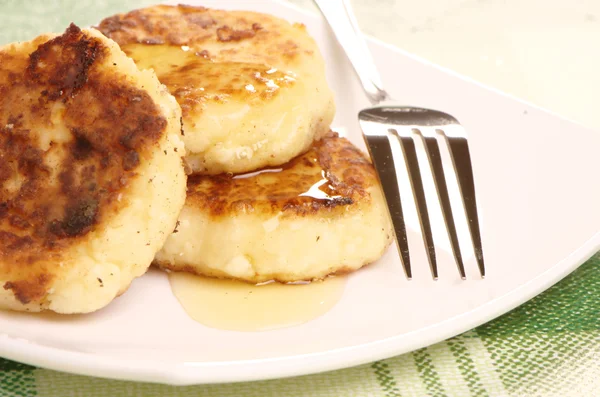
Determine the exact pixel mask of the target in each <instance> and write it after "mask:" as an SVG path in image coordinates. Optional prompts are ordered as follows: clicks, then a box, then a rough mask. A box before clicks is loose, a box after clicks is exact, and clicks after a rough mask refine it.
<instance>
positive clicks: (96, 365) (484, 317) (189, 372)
mask: <svg viewBox="0 0 600 397" xmlns="http://www.w3.org/2000/svg"><path fill="white" fill-rule="evenodd" d="M270 1H272V2H274V3H277V4H279V5H282V6H285V7H287V8H290V9H292V10H294V11H295V12H297V13H300V14H303V15H304V16H305V17H307V18H315V17H316V18H318V17H319V15H318V14H317V13H315V12H312V11H309V10H306V9H303V8H300V7H299V6H296V5H295V4H291V3H289V2H286V1H284V0H270ZM169 2H170V1H169ZM367 40H368V42H369V43H370V44H372V45H377V46H381V47H384V48H385V49H386V50H388V51H391V52H394V53H396V54H398V55H400V56H403V57H408V58H411V59H413V60H415V61H417V62H419V63H421V64H423V65H425V66H429V67H433V68H435V69H437V70H439V71H441V72H443V73H445V74H449V75H452V76H454V77H457V78H459V79H461V80H463V81H465V82H468V83H470V84H474V85H476V86H478V87H480V88H483V89H485V90H487V91H491V92H493V93H495V94H498V95H501V96H503V97H506V98H509V99H511V100H513V101H517V102H519V103H522V104H524V105H527V106H529V107H531V108H535V109H539V110H541V111H543V112H544V113H546V114H548V115H552V116H553V117H557V118H558V119H560V120H562V121H567V122H569V123H571V124H573V125H576V126H579V127H583V128H585V129H587V130H590V131H593V132H597V131H596V130H594V129H591V128H589V127H587V126H584V125H582V124H580V123H578V122H575V121H573V120H569V119H568V118H566V117H563V116H561V115H558V114H557V113H555V112H552V111H550V110H548V109H545V108H543V107H541V106H538V105H535V104H532V103H529V102H527V101H525V100H523V99H521V98H518V97H515V96H513V95H511V94H508V93H506V92H503V91H501V90H499V89H497V88H494V87H490V86H488V85H486V84H483V83H481V82H479V81H477V80H475V79H473V78H471V77H468V76H465V75H463V74H460V73H458V72H456V71H453V70H451V69H448V68H446V67H443V66H441V65H438V64H435V63H433V62H431V61H428V60H426V59H424V58H421V57H419V56H417V55H414V54H411V53H409V52H407V51H405V50H403V49H401V48H399V47H396V46H394V45H391V44H389V43H386V42H384V41H382V40H380V39H377V38H374V37H370V36H367ZM599 250H600V230H598V231H597V232H596V233H595V234H594V235H592V236H591V237H590V238H589V239H588V240H587V241H586V242H584V243H583V244H582V245H581V246H580V247H578V248H577V249H575V250H573V251H572V252H571V253H570V254H569V255H567V256H566V257H564V258H563V259H561V260H560V261H559V262H557V263H555V264H554V265H552V266H551V267H549V268H548V269H547V270H546V271H544V272H542V273H540V274H538V275H537V276H535V277H533V278H532V279H530V280H529V281H527V282H526V283H524V284H522V285H520V286H519V287H517V288H514V289H512V290H511V291H510V292H508V293H506V294H504V295H502V296H499V297H497V298H496V299H494V300H492V301H490V302H487V303H485V304H483V305H481V306H478V307H476V308H474V309H473V310H471V311H468V312H465V313H462V314H460V315H458V316H455V317H452V318H449V319H447V320H445V321H442V322H439V323H436V324H434V325H431V326H428V327H426V328H422V329H420V330H417V331H412V332H410V333H407V334H403V335H396V336H392V337H388V338H385V339H380V340H377V341H373V342H368V343H363V344H359V345H354V346H349V347H344V348H338V349H332V350H325V351H322V352H316V353H307V354H297V355H292V356H286V357H276V358H267V359H253V360H236V361H222V362H207V363H198V362H184V363H179V362H161V361H159V360H132V359H121V358H120V359H119V360H118V361H117V360H115V359H114V358H111V357H110V356H97V355H95V354H91V353H84V352H75V351H69V350H64V349H59V348H55V347H50V346H45V345H42V344H38V343H34V342H31V341H29V340H27V339H23V338H15V337H11V336H9V335H6V334H2V333H0V356H1V357H4V358H6V359H9V360H13V361H18V362H21V363H25V364H29V365H33V366H36V367H41V368H45V369H51V370H57V371H62V372H66V373H71V374H77V375H85V376H93V377H101V378H106V379H114V380H127V381H137V382H149V383H162V384H170V385H177V386H188V385H198V384H219V383H235V382H248V381H258V380H270V379H282V378H288V377H293V376H301V375H310V374H316V373H321V372H327V371H334V370H339V369H343V368H349V367H354V366H357V365H362V364H367V363H370V362H373V361H376V360H381V359H386V358H390V357H394V356H397V355H400V354H404V353H407V352H410V351H414V350H417V349H420V348H423V347H426V346H430V345H432V344H434V343H438V342H441V341H443V340H446V339H448V338H451V337H453V336H456V335H458V334H461V333H463V332H466V331H468V330H471V329H473V328H475V327H477V326H480V325H482V324H484V323H486V322H488V321H491V320H493V319H495V318H497V317H499V316H501V315H503V314H505V313H507V312H509V311H510V310H512V309H514V308H516V307H518V306H519V305H521V304H523V303H525V302H527V301H529V300H530V299H532V298H533V297H535V296H537V295H539V294H540V293H542V292H544V291H545V290H547V289H548V288H550V287H552V286H553V285H555V284H556V283H558V282H559V281H560V280H562V279H563V278H565V277H566V276H567V275H569V274H570V273H571V272H573V271H575V270H576V269H577V268H578V267H579V266H581V265H582V264H583V263H584V262H585V261H587V260H588V259H589V258H591V257H592V256H593V255H594V254H595V253H597V252H598V251H599ZM0 332H1V331H0ZM223 367H227V368H228V370H227V371H223V370H222V368H223Z"/></svg>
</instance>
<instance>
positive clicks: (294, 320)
mask: <svg viewBox="0 0 600 397" xmlns="http://www.w3.org/2000/svg"><path fill="white" fill-rule="evenodd" d="M169 282H170V283H171V289H172V290H173V293H174V294H175V297H176V298H177V300H178V301H179V303H180V304H181V305H182V307H183V308H184V310H185V311H186V312H187V314H188V315H189V316H190V317H191V318H192V319H194V320H195V321H197V322H199V323H201V324H204V325H206V326H208V327H212V328H218V329H223V330H231V331H267V330H272V329H277V328H285V327H291V326H294V325H299V324H302V323H305V322H307V321H310V320H313V319H315V318H317V317H319V316H321V315H323V314H325V313H327V312H328V311H329V310H331V308H333V307H334V306H335V304H336V303H337V302H338V301H339V300H340V298H341V297H342V295H343V293H344V287H345V285H346V277H343V276H338V277H328V278H327V279H325V280H324V281H316V282H312V283H303V284H300V283H299V284H280V283H276V282H270V283H263V284H259V285H254V284H249V283H244V282H241V281H235V280H220V279H215V278H207V277H200V276H195V275H192V274H189V273H181V272H172V273H169Z"/></svg>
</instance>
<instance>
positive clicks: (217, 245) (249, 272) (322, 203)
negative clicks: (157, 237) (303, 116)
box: [155, 133, 392, 282]
mask: <svg viewBox="0 0 600 397" xmlns="http://www.w3.org/2000/svg"><path fill="white" fill-rule="evenodd" d="M391 238H392V233H391V225H390V221H389V217H388V213H387V208H386V205H385V202H384V200H383V197H382V194H381V191H380V188H379V185H378V182H377V178H376V175H375V171H374V169H373V167H372V165H371V163H370V162H369V161H368V159H367V158H366V157H365V156H364V155H363V153H361V152H360V151H359V150H358V149H357V148H356V147H355V146H353V145H352V144H351V143H350V142H349V141H348V140H346V139H344V138H339V137H338V136H337V134H335V133H331V134H329V135H327V136H326V137H324V138H323V139H322V140H320V141H319V142H316V143H315V144H314V145H313V146H312V147H311V148H310V150H309V151H308V152H307V153H305V154H303V155H301V156H298V157H296V158H294V159H293V160H292V161H291V162H289V163H287V164H285V165H284V166H281V167H279V168H268V169H263V170H260V171H257V172H252V173H249V174H241V175H240V174H238V175H231V174H230V175H227V174H221V175H214V176H202V175H194V176H191V177H190V179H189V181H188V197H187V199H186V203H185V207H184V209H183V211H182V213H181V215H180V218H179V222H178V226H177V228H176V232H175V233H174V234H172V235H171V236H170V237H169V238H168V239H167V242H166V243H165V246H164V247H163V249H162V250H161V251H160V252H159V253H158V254H157V256H156V260H155V263H156V264H157V265H158V266H160V267H162V268H164V269H169V270H174V271H186V272H192V273H196V274H201V275H207V276H213V277H227V278H235V279H240V280H245V281H249V282H263V281H267V280H278V281H282V282H290V281H299V280H313V279H320V278H323V277H325V276H327V275H329V274H332V273H338V272H348V271H352V270H356V269H358V268H360V267H361V266H363V265H365V264H368V263H371V262H373V261H375V260H376V259H378V258H379V257H380V256H381V255H382V253H383V251H384V249H385V248H386V247H387V246H388V245H389V243H390V242H391Z"/></svg>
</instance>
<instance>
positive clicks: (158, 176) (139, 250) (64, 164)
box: [0, 25, 186, 313]
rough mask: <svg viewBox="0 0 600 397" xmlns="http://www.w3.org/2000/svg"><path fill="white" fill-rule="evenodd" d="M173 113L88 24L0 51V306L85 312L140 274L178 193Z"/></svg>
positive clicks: (168, 224) (148, 79)
mask: <svg viewBox="0 0 600 397" xmlns="http://www.w3.org/2000/svg"><path fill="white" fill-rule="evenodd" d="M180 117H181V113H180V110H179V107H178V105H177V103H176V101H175V99H174V98H173V97H172V96H171V95H170V94H169V93H168V92H167V91H166V89H165V88H164V86H162V85H161V84H160V83H159V81H158V79H157V78H156V75H155V74H154V73H153V72H152V71H144V72H140V71H139V70H138V69H137V67H136V66H135V64H134V62H133V61H132V60H131V59H129V58H127V56H126V55H125V54H124V53H123V52H122V51H121V50H120V49H119V47H118V46H117V44H116V43H114V42H113V41H112V40H109V39H107V38H106V37H104V36H102V35H101V34H100V33H99V32H97V31H95V30H83V31H82V30H80V29H79V28H78V27H76V26H75V25H71V26H70V27H69V28H68V29H67V30H66V32H65V33H64V34H62V35H60V36H50V35H43V36H40V37H38V38H36V39H34V40H33V41H30V42H26V43H18V44H10V45H7V46H4V47H0V308H8V309H14V310H24V311H41V310H53V311H56V312H61V313H82V312H91V311H94V310H97V309H99V308H101V307H103V306H105V305H106V304H108V303H109V302H110V301H112V300H113V299H114V298H115V297H116V296H117V295H119V294H121V293H122V292H124V291H125V290H126V289H127V287H128V286H129V284H130V283H131V281H132V280H133V279H134V278H135V277H138V276H140V275H142V274H143V273H144V272H145V271H146V270H147V268H148V266H149V265H150V263H151V261H152V258H153V257H154V254H155V253H156V251H158V250H159V249H160V247H161V246H162V244H163V243H164V241H165V239H166V237H167V235H168V234H169V233H170V232H172V231H173V227H174V226H175V222H176V220H177V216H178V215H179V212H180V210H181V208H182V206H183V202H184V200H185V184H186V177H185V173H184V171H183V164H182V156H183V154H184V147H183V143H182V141H181V139H180V135H181V122H180Z"/></svg>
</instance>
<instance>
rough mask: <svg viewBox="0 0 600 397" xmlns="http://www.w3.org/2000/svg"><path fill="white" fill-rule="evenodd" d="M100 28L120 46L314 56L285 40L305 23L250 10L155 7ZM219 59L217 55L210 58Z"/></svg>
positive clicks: (105, 22)
mask: <svg viewBox="0 0 600 397" xmlns="http://www.w3.org/2000/svg"><path fill="white" fill-rule="evenodd" d="M98 29H99V30H100V31H101V32H102V33H103V34H104V35H106V36H107V37H109V38H111V39H113V40H115V41H116V42H117V43H119V45H121V46H123V45H126V44H134V43H140V44H149V45H156V44H166V45H173V46H182V45H187V46H192V47H193V48H194V49H195V50H197V51H201V50H202V49H203V47H204V46H212V47H214V44H216V43H220V44H227V43H232V42H233V43H234V44H235V46H238V45H239V43H240V42H243V43H244V45H247V46H248V47H250V46H251V47H252V48H253V49H254V50H255V51H256V54H257V55H258V56H259V57H260V58H265V57H267V56H268V55H272V57H273V60H275V59H279V58H282V57H283V58H284V59H287V60H292V59H293V58H295V57H296V56H297V55H298V54H300V53H303V52H304V53H306V54H308V55H312V53H313V49H312V48H311V49H307V48H302V47H301V46H299V45H298V44H297V43H295V42H294V41H292V40H291V39H290V38H289V36H286V33H285V32H286V31H289V30H291V29H304V26H303V25H298V24H297V25H293V26H292V25H290V24H289V23H288V22H286V21H284V20H282V19H279V18H276V17H273V16H271V15H267V14H261V13H256V12H249V11H224V10H214V9H209V8H205V7H192V6H187V5H178V6H167V5H158V6H152V7H148V8H143V9H139V10H134V11H131V12H128V13H126V14H118V15H114V16H111V17H109V18H106V19H104V20H103V21H102V22H101V23H100V24H99V25H98ZM235 46H233V45H232V46H223V45H221V47H222V52H223V54H224V56H226V57H231V55H232V54H235V53H236V52H238V51H240V50H239V48H236V47H235ZM213 55H215V56H217V57H218V56H219V54H213Z"/></svg>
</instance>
